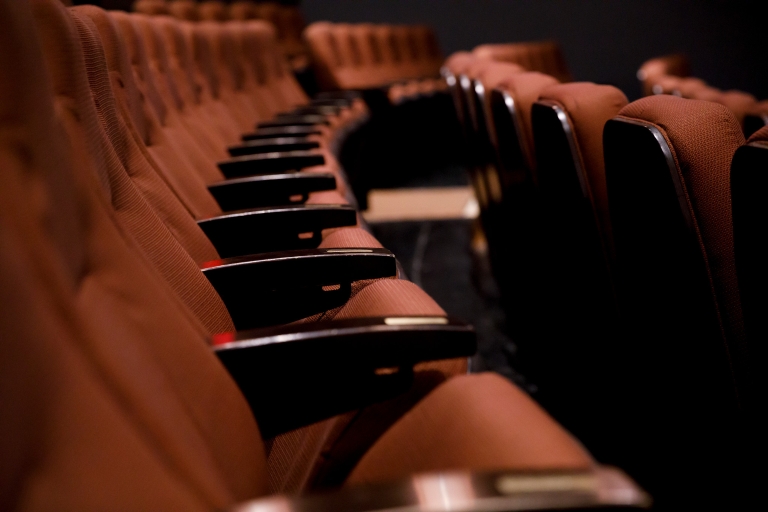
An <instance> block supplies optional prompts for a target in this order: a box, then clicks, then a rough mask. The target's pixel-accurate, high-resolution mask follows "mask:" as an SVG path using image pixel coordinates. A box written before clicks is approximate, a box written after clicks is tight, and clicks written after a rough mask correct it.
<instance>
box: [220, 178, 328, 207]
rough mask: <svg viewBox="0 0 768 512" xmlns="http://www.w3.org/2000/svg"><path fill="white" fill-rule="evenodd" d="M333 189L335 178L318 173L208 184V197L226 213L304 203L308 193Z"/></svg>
mask: <svg viewBox="0 0 768 512" xmlns="http://www.w3.org/2000/svg"><path fill="white" fill-rule="evenodd" d="M335 188H336V177H335V176H334V175H333V174H331V173H319V172H318V173H315V172H312V173H290V174H267V175H263V176H249V177H247V178H235V179H231V180H224V181H220V182H218V183H213V184H211V185H208V190H209V191H210V193H211V195H212V196H213V197H214V199H216V202H217V203H219V206H221V209H222V210H223V211H225V212H229V211H233V210H244V209H247V208H257V207H263V206H278V205H290V204H292V203H303V202H305V201H306V200H307V198H308V196H309V194H310V193H311V192H318V191H321V190H334V189H335Z"/></svg>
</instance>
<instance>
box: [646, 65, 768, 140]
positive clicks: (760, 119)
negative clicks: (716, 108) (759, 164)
mask: <svg viewBox="0 0 768 512" xmlns="http://www.w3.org/2000/svg"><path fill="white" fill-rule="evenodd" d="M637 78H638V79H639V80H640V82H641V84H642V89H643V94H645V95H646V96H647V95H650V94H672V95H675V96H680V97H682V98H689V99H695V100H704V101H713V102H715V103H720V104H721V105H725V106H726V107H728V108H729V109H730V110H731V112H733V114H734V115H735V116H736V119H738V121H739V123H740V124H741V125H742V127H743V129H744V134H745V136H747V137H749V136H750V135H752V134H753V133H754V132H756V131H757V130H759V129H760V128H762V127H763V126H766V124H768V100H764V101H758V100H757V99H756V98H755V97H754V96H753V95H751V94H749V93H746V92H743V91H737V90H730V91H721V90H720V89H717V88H715V87H712V86H710V85H708V84H707V83H706V82H705V81H704V80H701V79H700V78H693V77H691V76H690V64H689V63H688V60H687V58H686V57H685V56H684V55H681V54H672V55H665V56H663V57H657V58H654V59H650V60H648V61H646V62H645V63H643V65H642V66H641V67H640V69H639V70H638V71H637Z"/></svg>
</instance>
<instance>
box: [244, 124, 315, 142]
mask: <svg viewBox="0 0 768 512" xmlns="http://www.w3.org/2000/svg"><path fill="white" fill-rule="evenodd" d="M321 133H322V130H321V129H320V128H319V127H317V126H314V125H313V126H274V127H272V128H259V129H258V130H256V131H255V132H253V133H246V134H245V135H243V136H241V137H240V138H241V139H242V140H243V141H249V140H259V139H273V138H275V137H298V136H306V135H320V134H321Z"/></svg>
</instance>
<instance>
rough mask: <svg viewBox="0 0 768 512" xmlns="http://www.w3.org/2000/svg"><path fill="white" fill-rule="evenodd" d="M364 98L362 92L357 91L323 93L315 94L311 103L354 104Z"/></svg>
mask: <svg viewBox="0 0 768 512" xmlns="http://www.w3.org/2000/svg"><path fill="white" fill-rule="evenodd" d="M362 97H363V95H362V93H361V92H360V91H355V90H347V91H321V92H318V93H317V94H315V95H314V96H313V98H312V100H311V101H323V100H345V101H349V102H352V101H354V100H356V99H360V98H362Z"/></svg>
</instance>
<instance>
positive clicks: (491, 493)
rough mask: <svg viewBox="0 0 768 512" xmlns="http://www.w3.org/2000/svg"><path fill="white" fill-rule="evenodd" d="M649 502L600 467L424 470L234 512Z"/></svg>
mask: <svg viewBox="0 0 768 512" xmlns="http://www.w3.org/2000/svg"><path fill="white" fill-rule="evenodd" d="M650 506H651V498H650V496H648V494H646V493H645V491H643V490H642V489H641V488H640V487H639V486H638V485H637V484H636V483H635V482H633V481H632V479H631V478H629V477H628V476H627V475H626V474H625V473H624V472H623V471H621V470H619V469H616V468H612V467H610V466H602V465H596V466H595V467H594V468H592V469H589V470H583V471H578V470H570V471H569V470H560V471H558V470H549V471H546V470H536V471H494V472H469V471H450V472H444V473H423V474H420V475H413V476H411V477H410V478H408V479H406V480H402V481H399V482H389V483H381V484H367V485H353V486H346V487H343V488H342V489H339V490H335V491H331V492H327V491H326V492H323V493H316V494H308V495H304V496H291V497H289V496H285V495H278V496H272V497H268V498H263V499H260V500H254V501H250V502H247V503H243V504H240V505H237V506H235V507H233V508H232V509H230V512H338V511H344V512H384V511H386V512H414V511H423V512H501V511H509V512H517V511H530V510H633V509H634V510H637V509H647V508H649V507H650Z"/></svg>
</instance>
